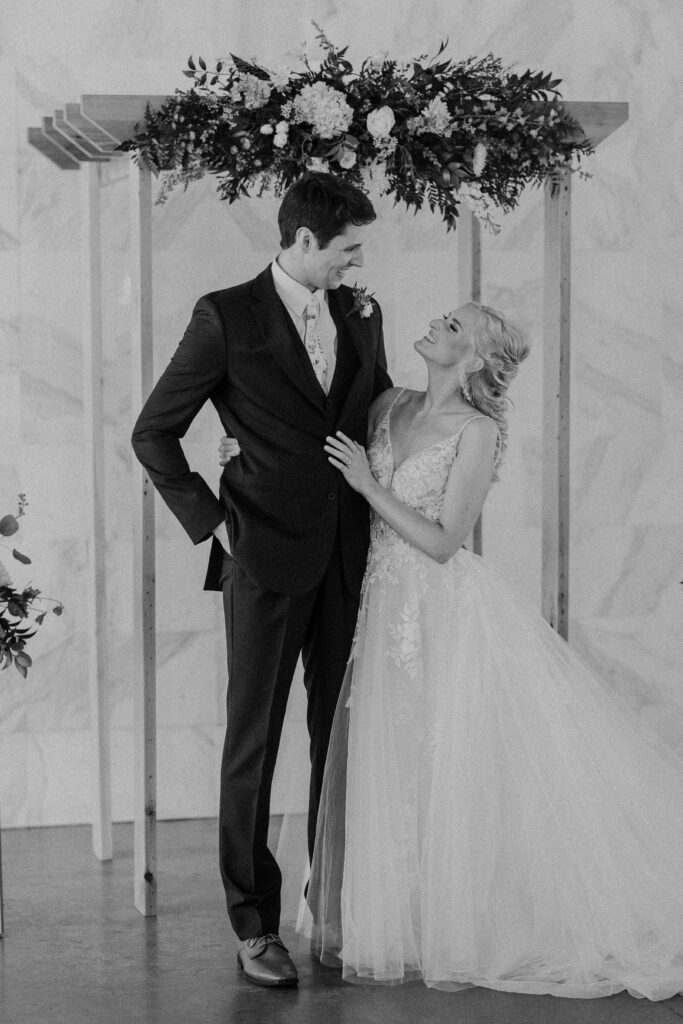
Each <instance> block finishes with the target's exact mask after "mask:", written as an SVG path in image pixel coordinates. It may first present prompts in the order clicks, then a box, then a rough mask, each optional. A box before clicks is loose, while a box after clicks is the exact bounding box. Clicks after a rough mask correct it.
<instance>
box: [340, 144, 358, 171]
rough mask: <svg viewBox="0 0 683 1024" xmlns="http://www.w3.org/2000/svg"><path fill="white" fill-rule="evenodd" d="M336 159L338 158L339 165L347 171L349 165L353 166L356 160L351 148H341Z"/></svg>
mask: <svg viewBox="0 0 683 1024" xmlns="http://www.w3.org/2000/svg"><path fill="white" fill-rule="evenodd" d="M337 159H338V160H339V166H340V167H343V168H344V170H346V171H348V169H349V167H353V165H354V164H355V162H356V154H355V152H354V150H352V149H343V150H342V151H341V154H340V156H338V157H337Z"/></svg>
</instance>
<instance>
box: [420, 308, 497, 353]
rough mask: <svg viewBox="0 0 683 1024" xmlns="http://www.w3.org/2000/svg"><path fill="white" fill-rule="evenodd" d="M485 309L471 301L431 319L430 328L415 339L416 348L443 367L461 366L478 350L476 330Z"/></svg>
mask: <svg viewBox="0 0 683 1024" xmlns="http://www.w3.org/2000/svg"><path fill="white" fill-rule="evenodd" d="M480 317H481V311H480V310H479V308H478V306H475V305H474V303H471V302H468V303H467V305H465V306H459V307H458V308H457V309H453V310H451V312H450V313H446V314H444V316H442V317H439V318H438V319H436V320H432V321H430V324H429V331H428V332H427V334H425V335H424V336H423V337H422V338H419V339H418V341H416V342H415V346H414V347H415V350H416V351H417V352H419V353H420V355H421V356H423V357H424V358H425V359H428V360H430V361H431V362H434V363H438V364H439V365H440V366H459V365H460V364H462V363H463V362H465V361H469V360H470V359H471V358H472V355H473V353H474V332H475V330H476V328H477V326H478V324H479V320H480Z"/></svg>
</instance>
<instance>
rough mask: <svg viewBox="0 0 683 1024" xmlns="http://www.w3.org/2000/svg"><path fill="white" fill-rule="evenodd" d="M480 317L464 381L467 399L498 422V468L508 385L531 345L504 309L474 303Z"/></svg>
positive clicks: (504, 439) (504, 441) (504, 440)
mask: <svg viewBox="0 0 683 1024" xmlns="http://www.w3.org/2000/svg"><path fill="white" fill-rule="evenodd" d="M474 305H475V306H476V307H477V309H478V310H479V312H480V314H481V317H480V321H479V324H478V325H477V327H476V328H475V330H474V332H473V340H474V357H473V362H472V364H471V365H470V368H469V369H468V370H467V371H466V373H465V378H464V380H463V381H462V385H463V391H464V393H465V395H466V397H467V400H468V401H469V402H470V403H471V404H472V405H473V406H474V407H475V408H476V409H478V410H479V412H483V413H484V415H485V416H490V417H491V419H492V420H494V421H495V422H496V424H497V425H498V431H499V438H500V439H499V443H498V452H497V456H496V472H495V473H494V477H493V479H494V480H497V479H498V473H497V470H498V468H499V467H500V465H501V463H502V461H503V456H504V454H505V450H506V448H507V437H508V423H507V417H506V415H505V414H506V411H507V408H508V406H509V405H510V399H509V398H508V397H507V389H508V386H509V384H510V381H511V380H512V379H513V377H515V375H516V374H517V370H518V369H519V364H520V363H521V362H522V361H523V360H524V359H526V357H527V356H528V354H529V345H528V343H527V341H526V339H525V338H524V336H523V335H522V333H521V332H520V331H519V330H518V329H517V328H516V327H513V326H512V324H510V323H508V322H507V321H506V320H505V318H504V317H503V315H502V314H501V313H498V312H497V310H495V309H491V308H490V307H489V306H482V305H480V304H479V303H474Z"/></svg>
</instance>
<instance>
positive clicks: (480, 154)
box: [472, 142, 488, 178]
mask: <svg viewBox="0 0 683 1024" xmlns="http://www.w3.org/2000/svg"><path fill="white" fill-rule="evenodd" d="M487 156H488V150H487V148H486V146H485V145H484V143H483V142H478V143H477V144H476V146H475V147H474V158H473V160H472V169H473V170H474V173H475V176H476V177H477V178H478V177H479V175H480V174H481V172H482V171H483V170H484V167H485V166H486V157H487Z"/></svg>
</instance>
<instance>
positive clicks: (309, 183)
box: [277, 171, 377, 249]
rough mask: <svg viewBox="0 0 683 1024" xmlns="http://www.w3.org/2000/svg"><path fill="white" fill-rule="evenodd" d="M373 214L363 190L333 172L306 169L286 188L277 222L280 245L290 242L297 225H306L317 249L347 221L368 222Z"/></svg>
mask: <svg viewBox="0 0 683 1024" xmlns="http://www.w3.org/2000/svg"><path fill="white" fill-rule="evenodd" d="M376 217H377V214H376V213H375V210H374V207H373V205H372V203H371V202H370V200H369V199H368V197H367V196H366V195H365V193H364V192H361V190H360V189H359V188H356V186H355V185H351V184H350V182H348V181H343V180H342V179H341V178H335V176H334V175H333V174H324V173H323V172H322V171H308V172H307V173H306V174H304V175H303V176H302V177H301V178H299V179H298V180H297V181H295V182H294V184H293V185H290V187H289V188H288V189H287V192H286V193H285V197H284V199H283V200H282V205H281V206H280V210H279V213H278V215H277V222H278V225H279V227H280V245H281V246H282V248H283V249H289V247H290V246H291V245H294V242H295V240H296V233H297V231H298V229H299V228H309V229H310V230H311V231H312V232H313V234H314V235H315V238H316V241H317V243H318V245H319V246H320V248H321V249H325V248H326V247H327V245H328V244H329V243H330V241H331V240H332V239H333V238H334V237H335V235H339V234H341V232H342V231H343V230H344V228H345V227H347V226H348V225H349V224H371V223H372V222H373V220H375V218H376Z"/></svg>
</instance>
